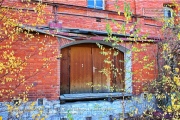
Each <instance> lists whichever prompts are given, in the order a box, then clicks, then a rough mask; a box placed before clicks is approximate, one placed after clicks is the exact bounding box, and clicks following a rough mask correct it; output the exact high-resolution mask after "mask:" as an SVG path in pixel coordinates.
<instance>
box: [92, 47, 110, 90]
mask: <svg viewBox="0 0 180 120" xmlns="http://www.w3.org/2000/svg"><path fill="white" fill-rule="evenodd" d="M105 51H106V52H107V51H108V49H106V50H105ZM100 52H101V49H100V48H97V47H93V48H92V56H93V57H92V60H93V86H94V87H93V92H94V93H98V92H109V91H110V90H109V88H110V77H111V73H110V64H107V63H105V62H104V60H105V59H106V58H107V57H110V55H107V56H105V55H102V54H101V53H100ZM102 70H104V71H106V73H102V72H100V71H102ZM105 74H106V75H105Z"/></svg>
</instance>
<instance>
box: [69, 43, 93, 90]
mask: <svg viewBox="0 0 180 120" xmlns="http://www.w3.org/2000/svg"><path fill="white" fill-rule="evenodd" d="M91 59H92V55H91V48H90V47H86V46H73V47H71V60H70V93H91V92H92V87H91V85H88V83H90V82H92V60H91Z"/></svg>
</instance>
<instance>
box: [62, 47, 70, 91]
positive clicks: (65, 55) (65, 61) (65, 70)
mask: <svg viewBox="0 0 180 120" xmlns="http://www.w3.org/2000/svg"><path fill="white" fill-rule="evenodd" d="M61 54H62V58H61V71H60V74H61V75H60V94H69V93H70V91H69V88H70V84H69V82H70V81H69V80H70V78H69V48H64V49H62V50H61Z"/></svg>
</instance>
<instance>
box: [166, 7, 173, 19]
mask: <svg viewBox="0 0 180 120" xmlns="http://www.w3.org/2000/svg"><path fill="white" fill-rule="evenodd" d="M164 17H165V18H172V17H173V10H172V8H169V7H164Z"/></svg>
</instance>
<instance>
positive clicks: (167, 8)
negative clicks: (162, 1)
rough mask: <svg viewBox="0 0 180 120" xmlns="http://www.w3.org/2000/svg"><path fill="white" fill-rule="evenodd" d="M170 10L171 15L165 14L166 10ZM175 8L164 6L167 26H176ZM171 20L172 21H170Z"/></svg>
mask: <svg viewBox="0 0 180 120" xmlns="http://www.w3.org/2000/svg"><path fill="white" fill-rule="evenodd" d="M166 11H167V12H170V14H171V16H165V12H166ZM173 12H174V10H173V8H171V7H168V6H164V8H163V13H164V22H165V25H166V26H167V27H173V26H174V15H173ZM169 20H170V22H169Z"/></svg>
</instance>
